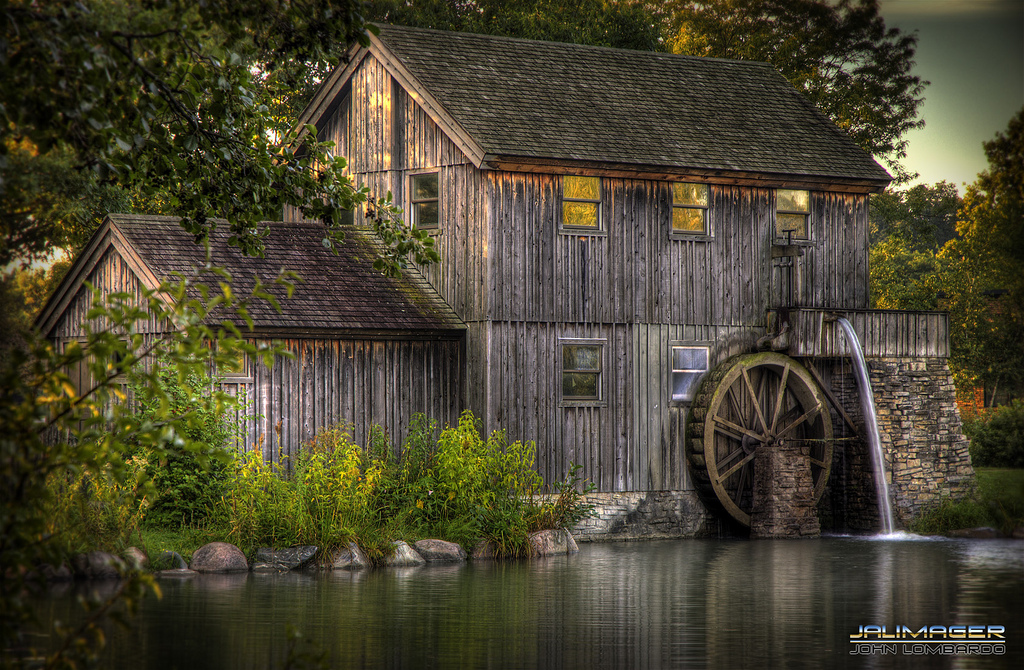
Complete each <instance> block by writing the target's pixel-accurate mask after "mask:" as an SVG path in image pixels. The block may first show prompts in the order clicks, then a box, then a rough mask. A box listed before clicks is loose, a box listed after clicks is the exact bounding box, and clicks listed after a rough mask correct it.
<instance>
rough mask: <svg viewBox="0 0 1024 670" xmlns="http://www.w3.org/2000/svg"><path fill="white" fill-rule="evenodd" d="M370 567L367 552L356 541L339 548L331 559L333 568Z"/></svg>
mask: <svg viewBox="0 0 1024 670" xmlns="http://www.w3.org/2000/svg"><path fill="white" fill-rule="evenodd" d="M368 567H370V561H368V560H366V554H364V553H363V550H362V549H360V548H359V545H358V544H356V543H355V542H349V543H348V546H347V547H344V548H343V549H339V550H338V551H337V552H335V554H334V560H333V561H331V569H333V570H365V569H366V568H368Z"/></svg>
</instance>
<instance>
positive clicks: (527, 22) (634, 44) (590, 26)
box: [366, 0, 660, 51]
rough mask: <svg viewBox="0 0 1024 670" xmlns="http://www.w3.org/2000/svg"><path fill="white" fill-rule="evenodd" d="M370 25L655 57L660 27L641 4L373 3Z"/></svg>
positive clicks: (578, 0)
mask: <svg viewBox="0 0 1024 670" xmlns="http://www.w3.org/2000/svg"><path fill="white" fill-rule="evenodd" d="M366 15H367V17H368V18H369V19H371V20H374V21H380V22H383V23H392V24H396V25H403V26H413V27H419V28H435V29H438V30H455V31H460V32H471V33H482V34H486V35H502V36H505V37H521V38H525V39H534V40H549V41H553V42H570V43H574V44H592V45H596V46H607V47H617V48H621V49H638V50H643V51H655V50H658V49H659V48H660V25H659V24H658V21H657V19H656V17H655V14H654V12H653V11H652V10H651V8H650V7H649V3H645V2H640V1H638V0H522V1H520V2H507V1H506V0H454V1H453V0H422V1H420V0H418V1H417V2H406V1H405V0H369V2H368V3H367V8H366Z"/></svg>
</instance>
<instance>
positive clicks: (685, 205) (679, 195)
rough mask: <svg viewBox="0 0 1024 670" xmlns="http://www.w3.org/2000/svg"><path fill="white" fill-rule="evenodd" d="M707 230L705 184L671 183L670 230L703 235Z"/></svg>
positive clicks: (706, 190)
mask: <svg viewBox="0 0 1024 670" xmlns="http://www.w3.org/2000/svg"><path fill="white" fill-rule="evenodd" d="M707 231H708V187H707V184H684V183H681V182H675V183H673V184H672V232H673V233H683V234H690V235H693V234H696V235H703V234H706V233H707Z"/></svg>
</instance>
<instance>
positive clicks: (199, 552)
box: [189, 542, 249, 572]
mask: <svg viewBox="0 0 1024 670" xmlns="http://www.w3.org/2000/svg"><path fill="white" fill-rule="evenodd" d="M189 568H191V569H192V570H195V571H196V572H246V571H248V570H249V563H248V561H246V560H245V554H243V553H242V550H241V549H239V548H238V547H236V546H235V545H233V544H229V543H227V542H211V543H209V544H204V545H203V546H201V547H199V548H198V549H196V553H194V554H192V563H191V564H190V565H189Z"/></svg>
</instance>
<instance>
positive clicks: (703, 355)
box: [672, 347, 708, 402]
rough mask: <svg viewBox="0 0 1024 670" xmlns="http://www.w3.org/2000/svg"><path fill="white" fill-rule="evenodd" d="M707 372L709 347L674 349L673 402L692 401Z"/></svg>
mask: <svg viewBox="0 0 1024 670" xmlns="http://www.w3.org/2000/svg"><path fill="white" fill-rule="evenodd" d="M707 371H708V348H707V347H672V400H673V401H675V402H690V401H692V400H693V397H694V395H696V393H697V389H698V387H699V386H700V380H701V377H703V376H704V373H705V372H707Z"/></svg>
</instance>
